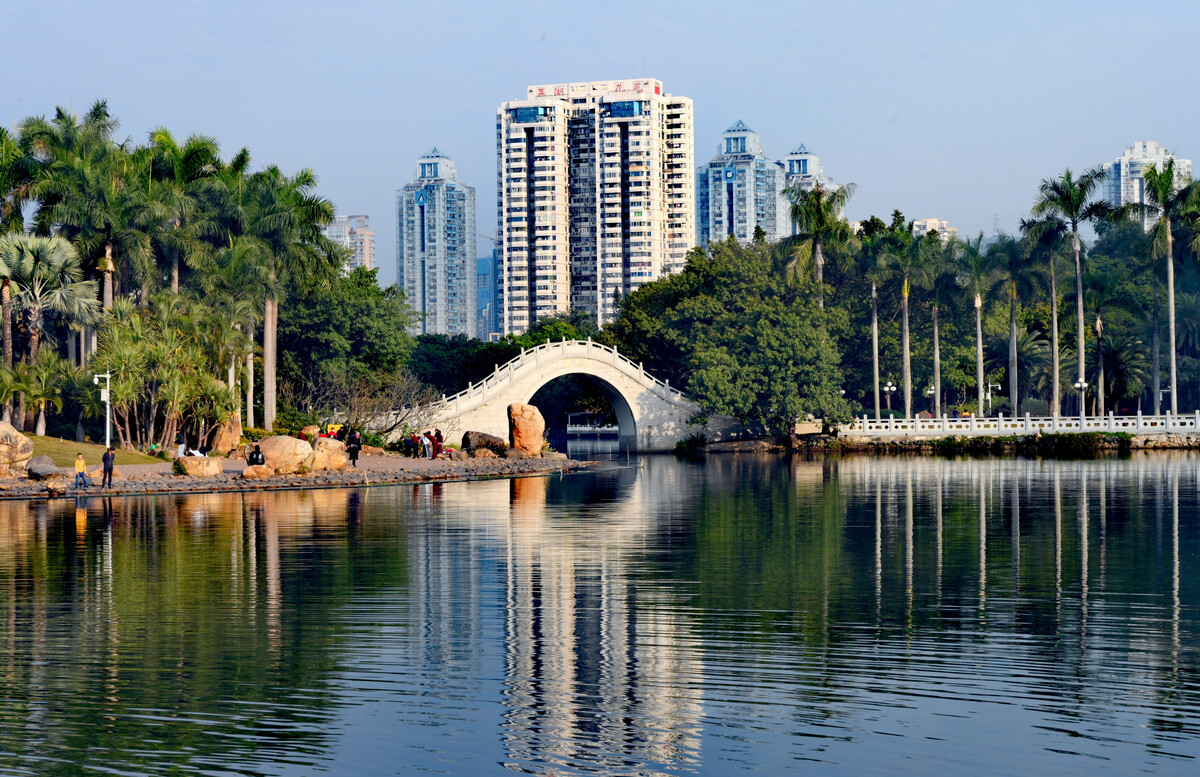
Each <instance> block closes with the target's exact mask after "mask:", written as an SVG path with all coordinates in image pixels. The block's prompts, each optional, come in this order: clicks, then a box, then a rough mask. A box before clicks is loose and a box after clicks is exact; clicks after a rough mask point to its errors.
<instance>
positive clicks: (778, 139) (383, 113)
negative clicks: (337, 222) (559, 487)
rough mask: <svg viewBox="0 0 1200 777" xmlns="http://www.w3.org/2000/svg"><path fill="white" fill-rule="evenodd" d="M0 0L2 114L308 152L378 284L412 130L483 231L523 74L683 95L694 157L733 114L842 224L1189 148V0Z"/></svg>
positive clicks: (1195, 10)
mask: <svg viewBox="0 0 1200 777" xmlns="http://www.w3.org/2000/svg"><path fill="white" fill-rule="evenodd" d="M7 5H8V7H6V8H5V10H4V11H3V12H0V15H2V18H3V20H4V27H5V30H6V32H7V33H8V34H6V35H5V39H4V44H3V45H2V46H0V67H2V72H4V73H5V74H6V78H5V84H4V87H3V89H0V120H3V121H4V122H5V123H6V124H8V125H10V126H11V125H12V124H14V123H16V122H18V121H19V120H20V119H22V118H24V117H26V116H29V115H32V114H52V113H53V111H54V108H55V106H56V105H67V106H72V107H74V108H75V109H76V110H77V111H82V110H83V109H85V108H86V107H87V106H88V105H90V104H91V102H92V101H93V100H95V99H96V98H99V97H105V98H107V99H108V100H109V104H110V107H111V109H112V110H113V112H114V113H115V114H116V115H118V116H119V117H120V118H121V120H122V133H123V134H124V135H127V136H130V137H133V138H134V139H136V140H139V141H144V140H145V137H146V134H147V133H148V132H149V131H150V130H151V129H153V128H154V127H155V126H158V125H165V126H166V127H168V128H170V129H171V130H172V131H173V132H175V133H176V135H177V136H184V135H187V134H189V133H192V132H203V133H206V134H210V135H214V136H216V137H217V138H218V139H219V140H220V142H221V145H222V149H223V151H224V152H225V153H226V155H232V154H233V153H234V152H235V151H236V150H237V149H238V148H240V147H242V146H246V147H248V148H249V149H250V151H251V152H252V154H253V156H254V158H255V160H256V161H257V162H259V163H263V164H266V163H274V164H278V165H280V166H281V167H282V168H284V169H285V170H289V171H291V170H295V169H297V168H300V167H310V168H312V169H313V170H315V171H316V173H317V175H318V177H319V179H320V187H321V192H322V193H323V194H324V195H325V196H327V197H329V198H330V199H332V200H333V201H334V202H335V203H336V204H337V206H338V211H339V213H366V214H368V215H370V217H371V222H372V226H373V227H374V228H375V230H376V233H377V241H378V250H379V258H380V265H381V274H380V275H381V280H383V281H385V282H390V281H393V280H394V279H395V276H396V271H395V266H394V265H395V259H394V257H395V237H394V230H395V228H394V224H393V221H394V216H393V214H392V210H393V208H394V193H395V190H396V189H397V188H398V187H399V186H401V185H403V184H404V183H405V182H406V181H408V180H409V179H410V178H411V177H412V174H413V168H414V166H415V163H416V158H417V156H419V155H420V154H421V153H423V152H425V151H426V150H428V149H429V148H430V147H431V146H433V145H437V146H439V147H440V148H441V149H442V150H443V151H445V152H446V153H448V154H450V155H451V156H452V157H454V159H455V161H456V163H457V165H458V170H459V177H460V178H461V179H462V180H464V181H465V182H466V183H469V184H471V185H473V186H475V187H476V188H477V190H478V208H479V223H478V231H479V232H481V233H484V234H493V233H494V232H495V169H496V167H495V129H494V119H495V110H496V107H497V106H498V105H499V103H500V102H502V101H504V100H509V99H516V98H519V97H521V96H523V94H524V89H525V86H526V85H528V84H532V83H550V82H560V81H584V80H599V79H610V78H635V77H651V78H658V79H661V80H662V81H663V83H664V85H665V88H666V89H667V91H669V92H671V93H673V94H682V95H686V96H688V97H691V98H692V99H693V100H694V101H695V110H696V124H697V128H696V129H697V139H696V151H697V159H698V160H700V161H704V160H707V159H708V158H709V157H711V156H712V154H713V153H715V150H716V147H717V142H718V140H719V136H720V133H721V131H722V130H723V129H725V127H727V126H728V125H730V124H732V123H733V122H734V121H736V120H737V119H742V120H744V121H745V122H746V123H747V124H749V125H750V126H751V127H753V128H754V129H755V130H757V131H758V132H759V134H760V135H761V136H762V139H763V143H764V144H765V146H766V148H767V152H768V153H769V154H772V155H774V156H776V157H780V156H782V155H784V154H785V153H786V152H787V151H788V150H789V149H790V148H792V147H793V146H795V145H797V144H799V143H801V142H803V143H805V144H807V145H808V147H809V148H810V149H811V150H813V151H814V152H816V153H818V154H819V155H820V156H821V161H822V163H823V164H824V165H825V169H826V172H827V174H828V175H830V176H831V177H833V178H834V179H835V180H837V181H839V182H848V181H852V182H855V183H857V184H858V193H857V194H856V195H855V197H854V199H853V200H852V201H851V203H850V205H849V208H848V210H847V215H848V216H850V217H851V218H863V217H866V216H868V215H870V214H878V215H880V216H883V217H885V218H886V217H887V216H888V214H890V213H891V211H892V209H893V208H900V209H901V210H903V211H904V213H905V215H906V216H908V217H909V218H923V217H928V216H936V217H938V218H944V219H947V220H949V221H950V222H951V223H952V224H954V225H955V226H957V227H959V229H960V233H973V232H975V231H978V230H984V231H986V232H988V233H990V232H992V231H993V228H994V225H995V224H996V223H999V225H1000V226H1001V227H1002V228H1005V229H1012V228H1014V227H1015V225H1016V222H1017V219H1019V218H1020V217H1021V216H1023V215H1025V214H1026V213H1027V211H1028V208H1029V206H1030V203H1031V202H1032V198H1033V195H1034V191H1035V188H1036V186H1037V184H1038V182H1039V181H1040V180H1041V179H1042V178H1045V177H1049V176H1052V175H1055V174H1057V173H1058V172H1060V171H1061V170H1062V168H1063V167H1066V166H1071V167H1072V168H1076V169H1078V168H1084V167H1087V166H1090V165H1093V164H1097V163H1099V162H1102V161H1106V160H1111V159H1113V158H1115V157H1117V156H1119V155H1120V153H1121V150H1122V149H1123V148H1124V147H1125V146H1127V145H1129V144H1131V143H1133V142H1134V141H1136V140H1157V141H1158V142H1160V143H1163V144H1165V145H1166V146H1168V147H1169V148H1170V149H1172V150H1173V151H1177V152H1178V153H1179V154H1180V155H1181V156H1184V157H1188V158H1191V159H1193V160H1200V115H1198V114H1200V101H1198V100H1197V99H1196V97H1197V78H1198V74H1200V53H1197V51H1198V49H1197V47H1196V46H1195V42H1194V41H1195V37H1196V32H1195V31H1196V30H1197V28H1198V26H1197V25H1198V22H1200V4H1198V3H1195V2H1182V1H1181V2H1153V1H1151V2H1141V3H1136V4H1132V3H1128V2H1125V3H1118V2H1107V0H1100V1H1095V2H1059V1H1057V0H1043V1H1042V2H1024V1H1023V0H1010V1H1009V2H1004V3H973V2H962V3H957V2H912V3H894V2H853V1H852V2H826V3H813V2H807V1H800V0H793V1H792V2H758V3H754V2H731V1H730V0H726V1H725V2H693V3H683V2H674V3H648V2H624V1H623V0H613V1H611V2H605V3H594V4H593V3H579V4H575V3H569V2H558V3H549V2H537V1H534V2H520V3H513V2H474V0H472V1H471V2H458V3H449V2H443V3H432V2H426V3H409V2H342V3H328V2H324V3H318V2H313V1H312V0H295V1H294V2H258V3H252V4H251V3H236V2H229V1H227V0H214V1H210V2H205V1H204V0H194V1H193V2H191V3H188V4H186V5H185V4H183V3H164V2H154V3H150V2H132V1H130V0H109V2H105V3H96V2H87V3H81V2H54V0H47V1H46V2H44V3H22V4H20V5H16V4H13V3H9V4H7ZM22 30H23V31H25V32H24V34H20V33H18V34H13V31H22ZM489 246H490V244H489V243H488V242H487V241H485V240H482V239H480V241H479V249H480V253H486V251H487V249H488V247H489Z"/></svg>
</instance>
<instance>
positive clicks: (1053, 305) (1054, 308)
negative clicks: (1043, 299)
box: [1050, 254, 1062, 418]
mask: <svg viewBox="0 0 1200 777" xmlns="http://www.w3.org/2000/svg"><path fill="white" fill-rule="evenodd" d="M1050 349H1051V351H1053V353H1052V354H1051V357H1052V359H1053V362H1052V364H1053V366H1052V370H1053V373H1054V374H1053V375H1052V376H1051V378H1050V415H1051V416H1053V417H1054V418H1058V415H1059V412H1060V411H1059V406H1060V404H1061V402H1062V380H1061V377H1060V374H1061V365H1060V364H1059V362H1060V359H1059V353H1058V273H1056V272H1055V271H1054V255H1053V254H1051V255H1050Z"/></svg>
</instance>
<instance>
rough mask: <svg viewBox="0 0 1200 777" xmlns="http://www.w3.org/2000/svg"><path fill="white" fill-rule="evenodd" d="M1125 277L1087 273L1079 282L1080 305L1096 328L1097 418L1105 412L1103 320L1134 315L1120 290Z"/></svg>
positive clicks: (1114, 272)
mask: <svg viewBox="0 0 1200 777" xmlns="http://www.w3.org/2000/svg"><path fill="white" fill-rule="evenodd" d="M1127 280H1128V275H1127V274H1126V273H1123V272H1120V271H1118V270H1103V271H1095V272H1088V273H1087V275H1085V276H1084V279H1083V304H1084V307H1085V308H1086V309H1087V311H1088V313H1089V315H1090V316H1091V317H1092V318H1093V319H1094V321H1095V324H1094V325H1095V328H1096V371H1097V376H1098V377H1097V380H1096V383H1095V385H1096V408H1097V411H1098V414H1099V415H1103V414H1104V412H1105V410H1106V402H1105V381H1104V364H1105V359H1106V357H1105V353H1104V345H1105V344H1104V343H1103V342H1102V341H1101V338H1103V337H1104V318H1105V317H1106V316H1107V315H1108V314H1109V313H1112V312H1114V311H1124V312H1126V313H1135V312H1136V311H1137V305H1136V303H1135V302H1134V301H1133V298H1132V297H1131V296H1130V295H1129V293H1128V290H1127V289H1126V288H1124V286H1125V283H1126V281H1127Z"/></svg>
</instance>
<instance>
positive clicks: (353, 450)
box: [346, 432, 362, 469]
mask: <svg viewBox="0 0 1200 777" xmlns="http://www.w3.org/2000/svg"><path fill="white" fill-rule="evenodd" d="M361 450H362V440H361V439H359V436H358V432H350V434H349V435H348V436H347V437H346V455H347V456H349V457H350V463H351V464H353V465H354V468H355V469H358V453H359V451H361Z"/></svg>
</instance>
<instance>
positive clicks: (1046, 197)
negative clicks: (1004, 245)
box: [1033, 167, 1112, 407]
mask: <svg viewBox="0 0 1200 777" xmlns="http://www.w3.org/2000/svg"><path fill="white" fill-rule="evenodd" d="M1107 175H1108V173H1107V172H1106V171H1105V170H1104V168H1102V167H1093V168H1092V169H1090V170H1087V171H1085V172H1084V173H1083V175H1081V176H1079V178H1075V176H1074V175H1072V173H1071V168H1069V167H1068V168H1067V169H1065V170H1064V171H1063V173H1062V175H1060V176H1059V177H1057V178H1047V179H1043V180H1042V183H1041V184H1040V185H1039V186H1038V196H1037V200H1036V201H1035V202H1034V206H1033V215H1034V216H1035V217H1036V218H1045V217H1052V218H1058V219H1061V220H1062V221H1063V223H1064V224H1065V225H1066V226H1067V227H1069V228H1070V230H1071V254H1072V256H1073V257H1074V259H1075V319H1076V321H1075V324H1076V329H1077V331H1078V335H1079V352H1078V353H1079V380H1080V381H1083V380H1086V378H1085V375H1086V370H1085V365H1084V358H1085V354H1086V350H1087V349H1086V344H1087V343H1086V337H1087V327H1086V325H1085V324H1084V320H1083V262H1082V259H1081V258H1080V248H1081V244H1080V241H1079V225H1080V224H1085V223H1088V222H1092V223H1096V222H1100V221H1104V220H1105V219H1107V218H1109V217H1110V216H1111V214H1112V209H1111V208H1110V207H1109V206H1108V204H1107V203H1106V202H1104V201H1103V200H1099V199H1093V197H1092V195H1093V193H1094V192H1095V191H1096V189H1097V187H1098V186H1099V185H1100V184H1101V183H1102V182H1103V181H1104V179H1105V178H1106V177H1107ZM1056 353H1057V351H1056ZM1081 407H1082V406H1081Z"/></svg>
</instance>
